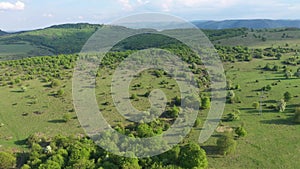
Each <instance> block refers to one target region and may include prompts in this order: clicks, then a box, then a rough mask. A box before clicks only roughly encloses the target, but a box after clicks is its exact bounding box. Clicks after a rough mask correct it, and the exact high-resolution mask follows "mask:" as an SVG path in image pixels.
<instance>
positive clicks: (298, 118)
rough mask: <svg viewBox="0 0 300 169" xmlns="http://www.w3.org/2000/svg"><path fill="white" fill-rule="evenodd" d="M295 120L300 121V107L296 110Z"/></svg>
mask: <svg viewBox="0 0 300 169" xmlns="http://www.w3.org/2000/svg"><path fill="white" fill-rule="evenodd" d="M294 122H295V123H300V107H298V108H296V110H295V115H294Z"/></svg>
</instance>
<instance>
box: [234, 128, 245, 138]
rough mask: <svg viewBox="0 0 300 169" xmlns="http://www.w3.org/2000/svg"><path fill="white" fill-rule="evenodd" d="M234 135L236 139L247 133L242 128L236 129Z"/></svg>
mask: <svg viewBox="0 0 300 169" xmlns="http://www.w3.org/2000/svg"><path fill="white" fill-rule="evenodd" d="M235 134H237V135H238V137H245V136H246V135H247V131H246V130H245V128H244V127H238V128H236V129H235Z"/></svg>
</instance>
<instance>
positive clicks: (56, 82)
mask: <svg viewBox="0 0 300 169" xmlns="http://www.w3.org/2000/svg"><path fill="white" fill-rule="evenodd" d="M60 85H61V84H60V81H59V80H53V81H52V82H51V87H57V86H60Z"/></svg>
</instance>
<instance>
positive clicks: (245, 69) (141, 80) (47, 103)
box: [0, 31, 300, 169]
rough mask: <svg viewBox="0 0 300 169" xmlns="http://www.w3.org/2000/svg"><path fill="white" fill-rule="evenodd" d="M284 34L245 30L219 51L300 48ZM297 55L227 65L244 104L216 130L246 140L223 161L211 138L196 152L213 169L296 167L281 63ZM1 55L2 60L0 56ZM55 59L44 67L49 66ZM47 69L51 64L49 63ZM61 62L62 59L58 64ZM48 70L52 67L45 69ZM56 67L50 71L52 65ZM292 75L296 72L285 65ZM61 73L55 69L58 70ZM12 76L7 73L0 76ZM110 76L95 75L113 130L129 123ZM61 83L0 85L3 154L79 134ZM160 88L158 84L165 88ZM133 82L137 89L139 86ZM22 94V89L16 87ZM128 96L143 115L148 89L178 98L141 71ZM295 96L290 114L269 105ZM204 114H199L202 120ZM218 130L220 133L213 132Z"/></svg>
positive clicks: (299, 129)
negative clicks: (39, 140)
mask: <svg viewBox="0 0 300 169" xmlns="http://www.w3.org/2000/svg"><path fill="white" fill-rule="evenodd" d="M284 33H285V34H286V35H285V36H287V35H288V36H287V37H285V38H282V35H283V32H279V31H278V32H259V33H258V32H254V33H253V32H249V33H248V35H247V37H243V38H242V37H234V38H229V39H224V40H219V41H220V44H221V45H245V46H248V47H251V48H261V47H271V46H272V45H280V46H281V45H286V44H287V43H288V46H289V47H293V48H298V44H299V45H300V41H299V40H298V39H300V32H299V31H290V32H288V31H287V32H284ZM253 34H257V36H258V34H261V37H262V36H263V37H266V41H265V42H264V41H262V40H261V39H259V38H254V35H253ZM1 45H3V46H4V48H1V51H0V53H2V52H3V53H5V52H9V51H10V50H14V51H15V52H16V54H17V53H22V52H29V51H30V50H35V49H34V48H35V47H34V46H32V45H30V44H28V43H24V44H16V46H5V44H0V46H1ZM291 55H294V53H287V54H285V55H284V56H283V57H282V58H281V60H275V59H274V58H268V57H264V58H263V59H252V60H251V61H250V62H235V63H233V62H226V63H224V67H225V70H226V77H227V80H231V81H232V84H233V86H235V85H239V86H240V89H237V90H234V92H235V95H236V97H238V98H239V100H240V101H241V103H233V104H229V103H228V104H226V107H225V111H224V113H223V116H224V117H225V116H226V114H227V113H230V112H232V111H233V110H234V109H238V110H239V111H240V112H241V114H240V120H237V121H234V122H225V121H223V122H222V125H220V127H224V128H226V127H227V128H229V129H230V128H234V127H237V126H241V125H243V126H244V127H245V129H246V130H247V132H248V135H247V136H246V137H244V138H240V139H238V140H237V143H238V144H237V150H236V152H235V153H233V154H231V155H228V156H221V155H219V154H218V153H217V151H216V140H217V138H218V137H219V136H220V135H221V134H223V133H222V132H217V131H216V132H215V133H214V135H213V136H212V137H211V138H210V139H209V140H208V141H207V142H205V143H204V144H202V145H201V146H202V147H203V148H204V149H205V150H206V152H207V155H208V161H209V168H211V169H220V168H224V169H225V168H227V169H240V168H251V169H252V168H260V169H261V168H266V169H274V168H286V169H288V168H291V169H292V168H298V166H299V165H300V161H299V157H300V144H299V140H300V135H299V133H300V125H299V124H298V125H297V124H295V123H293V121H292V117H293V111H294V109H295V108H296V107H300V100H299V98H300V90H299V88H300V86H299V83H300V79H299V78H296V77H293V78H290V79H286V78H285V77H284V73H283V66H284V65H283V64H282V61H283V60H286V59H288V58H289V57H290V56H291ZM0 56H1V55H0ZM52 62H55V61H49V63H52ZM47 63H48V62H47ZM58 63H59V64H60V63H62V62H61V61H59V62H58ZM267 63H269V64H271V65H278V66H279V70H278V71H265V70H262V68H263V67H264V66H265V65H266V64H267ZM35 66H36V65H33V66H31V67H33V68H36V69H35V71H40V72H42V73H41V74H43V73H45V72H43V71H42V70H43V68H38V67H35ZM45 67H47V68H48V67H51V64H50V65H46V66H45ZM54 67H55V66H54ZM287 67H288V68H289V69H291V70H292V72H295V71H296V70H297V69H298V68H299V66H290V65H288V66H287ZM1 68H2V69H1V70H0V71H1V72H0V73H1V75H2V77H3V76H4V77H6V78H7V79H8V80H13V79H15V78H16V77H18V76H19V74H18V73H20V71H21V70H22V66H19V67H15V68H11V67H9V66H8V68H5V67H1ZM56 69H59V67H56ZM63 72H65V73H66V74H68V73H71V70H68V71H67V70H64V69H61V72H59V73H60V74H63ZM6 73H7V74H11V75H10V76H9V75H5V74H6ZM113 73H114V71H113V70H112V69H110V68H109V67H104V68H103V69H101V70H100V71H99V74H100V77H99V78H97V89H96V96H97V101H98V103H99V109H100V110H101V111H102V113H103V114H104V116H105V118H106V119H107V121H108V122H109V123H110V124H111V125H112V126H114V125H117V124H120V123H123V124H124V125H128V124H131V123H130V122H129V121H127V120H125V119H124V118H123V117H122V116H120V115H119V114H118V113H117V110H116V108H115V107H114V104H113V102H112V98H111V91H110V90H111V76H112V75H113ZM60 82H61V85H59V86H58V87H53V88H52V87H50V86H49V85H50V82H43V81H42V78H41V76H36V77H35V78H34V79H32V80H26V81H22V82H21V83H18V84H13V85H3V86H0V97H1V102H0V124H1V123H2V124H3V125H1V126H2V127H0V149H1V148H2V149H6V148H17V149H22V148H25V147H24V140H25V139H26V138H27V137H28V136H29V135H30V134H33V133H36V132H40V133H44V134H46V135H50V136H53V135H57V134H64V135H77V134H82V133H83V131H82V129H81V127H80V124H79V122H78V120H77V119H76V113H75V112H74V111H73V105H72V95H71V94H72V89H71V79H70V78H61V80H60ZM162 82H163V83H162ZM137 84H138V85H137ZM267 85H270V86H271V87H272V89H271V90H270V91H265V92H264V93H262V92H261V91H262V90H261V88H262V87H264V86H267ZM22 86H26V88H27V90H26V91H24V92H23V91H22V90H21V87H22ZM59 89H64V91H65V93H64V94H63V96H61V97H57V96H56V95H55V93H56V92H57V90H59ZM130 89H131V90H130V94H137V97H138V100H131V102H132V105H134V106H135V107H136V108H137V109H139V110H141V111H143V110H146V109H147V108H149V101H148V98H147V97H145V96H143V95H144V94H145V93H146V92H147V91H149V90H153V89H160V90H162V91H164V92H165V93H166V95H167V97H168V101H170V100H171V99H172V98H174V97H175V96H177V95H178V94H179V93H178V86H177V85H176V84H175V81H174V80H173V79H170V78H169V77H167V76H162V77H160V78H156V77H155V76H154V75H153V71H144V72H142V74H141V75H140V76H138V77H136V78H135V79H134V80H133V81H132V83H131V87H130ZM287 91H288V92H290V93H292V96H293V98H292V99H291V100H290V101H289V102H287V109H286V110H285V112H283V113H279V112H277V111H274V110H272V109H269V108H268V106H270V105H276V104H277V102H278V101H279V100H280V99H282V98H283V94H284V93H285V92H287ZM261 97H262V100H261V101H262V105H263V106H262V114H261V115H259V110H257V109H255V108H253V106H252V104H253V102H259V101H260V99H261ZM66 113H70V114H71V115H72V117H73V118H72V120H70V121H69V122H64V121H63V115H64V114H66ZM206 115H207V110H204V111H203V110H201V111H200V113H199V117H200V118H201V119H202V121H204V120H205V118H206ZM200 131H201V126H200V127H198V128H194V129H193V130H192V131H191V133H190V134H189V135H188V137H187V138H186V140H185V142H186V141H197V140H198V136H199V132H200ZM218 131H220V130H218Z"/></svg>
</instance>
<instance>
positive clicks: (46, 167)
mask: <svg viewBox="0 0 300 169" xmlns="http://www.w3.org/2000/svg"><path fill="white" fill-rule="evenodd" d="M38 169H61V166H60V165H59V164H58V163H57V162H54V161H52V160H47V161H46V163H44V164H41V165H40V166H39V168H38Z"/></svg>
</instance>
